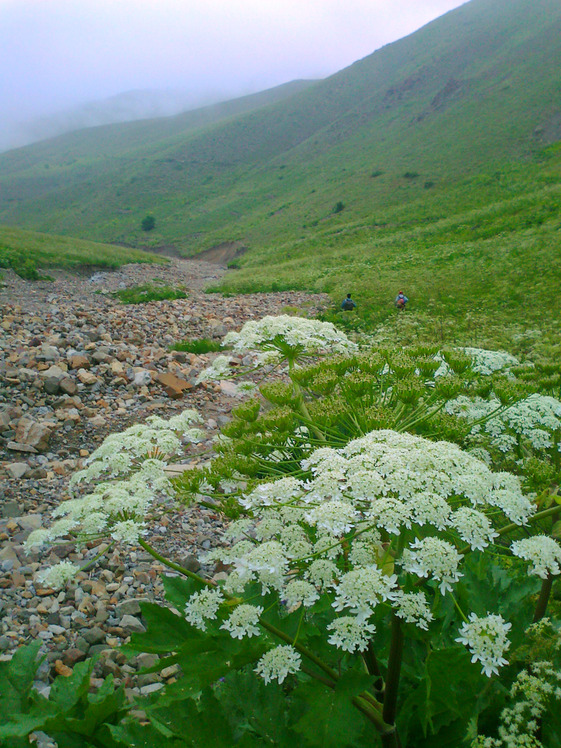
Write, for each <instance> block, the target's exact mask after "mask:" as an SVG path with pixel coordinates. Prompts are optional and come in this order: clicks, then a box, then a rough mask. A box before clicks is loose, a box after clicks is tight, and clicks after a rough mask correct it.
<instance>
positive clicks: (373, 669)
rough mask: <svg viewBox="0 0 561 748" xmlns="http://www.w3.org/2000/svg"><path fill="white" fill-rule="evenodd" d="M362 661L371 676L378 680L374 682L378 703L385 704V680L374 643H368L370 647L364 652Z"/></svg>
mask: <svg viewBox="0 0 561 748" xmlns="http://www.w3.org/2000/svg"><path fill="white" fill-rule="evenodd" d="M362 659H363V660H364V664H365V665H366V669H367V670H368V672H369V673H370V675H375V676H376V680H375V681H374V696H375V697H376V699H377V700H378V701H380V702H383V699H384V678H383V676H382V672H381V670H380V666H379V665H378V660H377V658H376V653H375V652H374V647H373V645H372V641H369V642H368V647H367V648H366V650H365V651H364V652H363V654H362Z"/></svg>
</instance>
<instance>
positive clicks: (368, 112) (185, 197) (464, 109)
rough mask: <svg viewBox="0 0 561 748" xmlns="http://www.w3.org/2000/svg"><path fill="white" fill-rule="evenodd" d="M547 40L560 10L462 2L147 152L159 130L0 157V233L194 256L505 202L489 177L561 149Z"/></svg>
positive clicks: (556, 54) (489, 0)
mask: <svg viewBox="0 0 561 748" xmlns="http://www.w3.org/2000/svg"><path fill="white" fill-rule="evenodd" d="M560 40H561V4H559V2H558V0H472V2H470V3H467V4H466V5H464V6H462V7H461V8H458V9H457V10H455V11H452V12H451V13H448V14H447V15H445V16H443V17H442V18H440V19H438V20H436V21H435V22H433V23H431V24H429V25H428V26H426V27H424V28H423V29H421V30H420V31H418V32H416V33H415V34H413V35H411V36H410V37H407V38H406V39H403V40H401V41H399V42H397V43H395V44H391V45H388V46H387V47H384V48H383V49H381V50H379V51H378V52H376V53H374V54H373V55H371V56H369V57H367V58H365V59H364V60H361V61H360V62H358V63H356V64H355V65H352V66H351V67H350V68H347V69H346V70H343V71H341V72H340V73H338V74H337V75H335V76H333V77H331V78H329V79H328V80H326V81H322V82H319V83H316V84H315V85H312V86H308V87H307V88H305V89H304V90H301V91H300V92H298V93H296V94H295V95H292V96H290V97H288V98H285V99H284V100H282V101H278V102H277V103H269V104H267V105H266V106H261V107H260V108H254V109H253V110H252V111H250V112H246V113H244V114H240V113H238V114H237V115H236V116H234V114H235V112H234V109H235V105H234V104H232V105H231V114H232V116H230V117H229V118H227V119H226V120H220V121H215V122H214V124H210V125H209V123H208V120H207V121H203V120H204V117H203V115H199V116H200V117H201V119H200V121H199V124H200V125H202V124H205V125H206V126H205V127H202V126H201V127H196V128H195V129H193V128H188V129H185V130H174V131H173V133H172V132H168V133H166V134H165V136H164V135H162V137H160V138H158V137H156V133H157V129H156V130H154V129H152V130H151V131H150V132H151V133H152V135H151V136H150V137H148V138H147V137H146V136H147V134H148V130H146V131H143V130H142V127H143V126H144V127H147V128H149V127H153V128H157V127H160V125H159V124H157V123H154V124H153V125H150V126H148V125H142V123H133V124H132V125H127V126H126V127H125V128H124V129H121V128H123V126H114V127H110V128H96V129H95V130H92V131H86V132H84V133H77V134H75V135H74V136H72V137H62V138H58V139H56V140H53V141H50V142H48V143H44V144H40V145H39V146H31V147H29V148H24V149H20V150H18V151H14V152H12V153H9V154H5V155H4V156H3V157H0V173H1V174H2V177H1V178H0V187H1V188H2V190H1V193H2V196H3V197H2V198H1V201H0V220H4V221H9V222H11V223H17V224H19V225H25V226H26V227H30V228H34V229H40V230H48V231H58V232H61V233H69V234H75V235H80V236H88V237H93V238H96V239H101V240H105V241H122V242H128V243H136V244H143V243H147V241H148V242H149V243H151V244H153V245H158V244H174V245H176V246H177V247H179V248H182V249H183V250H184V251H186V252H187V253H193V252H195V251H198V250H201V249H205V248H208V247H210V246H213V245H214V244H217V243H219V242H222V241H229V240H240V241H243V242H244V243H245V244H246V245H247V246H249V248H250V249H254V248H256V247H267V246H269V247H271V246H274V245H275V244H277V243H278V242H284V241H286V239H287V238H290V239H292V240H298V239H300V238H301V237H310V238H311V239H312V240H313V237H314V236H315V234H316V231H317V227H318V226H321V225H322V224H323V223H324V222H329V223H333V224H336V225H339V226H341V227H346V226H348V225H349V224H350V225H352V224H353V223H356V222H361V221H362V222H364V221H379V220H380V216H382V215H386V214H387V212H388V211H390V212H392V215H394V216H395V217H396V219H398V220H400V221H401V225H402V228H404V227H405V226H406V225H407V223H408V221H407V215H404V213H403V212H402V213H401V214H400V208H402V206H404V205H408V204H422V205H423V206H424V207H423V208H422V209H419V210H416V211H415V221H419V220H421V219H422V218H423V216H426V219H427V220H435V219H436V218H439V217H444V216H447V215H450V214H454V213H457V212H458V211H462V210H465V209H476V208H477V207H480V206H483V205H486V204H487V203H488V202H489V201H492V200H502V199H508V198H509V197H510V196H511V194H510V191H509V190H510V187H509V186H505V185H503V184H502V183H501V182H500V180H495V181H493V178H492V175H493V174H494V173H495V172H496V171H497V170H501V169H504V165H505V164H511V163H513V162H520V161H524V162H529V163H530V164H532V165H533V164H535V158H536V154H538V153H539V152H540V150H541V149H542V148H543V147H544V146H546V145H548V144H549V143H552V142H554V141H556V140H557V139H559V137H561V95H560V87H561V72H560V71H561V41H560ZM190 116H191V117H195V116H196V115H195V114H193V113H190ZM166 126H169V123H168V124H166ZM478 175H480V178H481V180H482V181H481V183H480V184H478V185H477V187H476V188H475V187H474V184H473V178H474V177H476V176H478ZM488 177H491V181H490V182H488V183H486V181H485V180H486V179H487V178H488ZM470 186H471V187H472V189H469V187H470ZM450 201H451V202H450ZM338 203H342V204H343V205H344V209H343V210H342V211H340V212H339V213H336V214H334V213H332V211H333V209H334V207H335V206H336V205H337V204H338ZM147 212H151V213H153V214H154V215H155V216H156V220H157V225H156V229H155V230H154V232H151V233H150V234H149V235H147V234H146V233H145V232H142V231H141V230H140V221H141V219H142V217H143V216H144V215H145V214H146V213H147ZM405 214H407V211H405Z"/></svg>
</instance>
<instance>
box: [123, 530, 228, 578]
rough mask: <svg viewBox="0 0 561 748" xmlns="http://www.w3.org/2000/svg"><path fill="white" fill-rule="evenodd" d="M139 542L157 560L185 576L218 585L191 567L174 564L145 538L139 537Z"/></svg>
mask: <svg viewBox="0 0 561 748" xmlns="http://www.w3.org/2000/svg"><path fill="white" fill-rule="evenodd" d="M138 544H139V545H140V546H141V548H144V550H145V551H147V552H148V553H149V554H150V555H151V556H152V557H153V558H155V559H156V561H160V562H161V563H162V564H164V566H167V567H168V568H170V569H173V571H177V572H179V574H183V576H184V577H189V578H190V579H194V580H195V581H197V582H200V583H201V584H205V585H206V586H207V587H216V584H215V583H214V582H211V581H210V580H209V579H204V578H203V577H200V576H199V575H198V574H195V572H194V571H189V569H185V568H184V567H183V566H180V565H179V564H174V563H173V561H170V560H169V559H167V558H165V556H162V555H161V554H160V553H158V551H156V550H155V549H154V548H152V546H151V545H148V543H147V542H146V541H145V540H142V538H139V539H138Z"/></svg>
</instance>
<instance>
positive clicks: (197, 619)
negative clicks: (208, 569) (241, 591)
mask: <svg viewBox="0 0 561 748" xmlns="http://www.w3.org/2000/svg"><path fill="white" fill-rule="evenodd" d="M223 602H224V596H223V595H222V592H221V590H219V589H208V588H207V589H204V590H201V591H200V592H195V593H194V594H193V595H191V597H190V598H189V600H188V601H187V603H186V605H185V618H186V619H187V620H188V621H189V623H190V624H191V625H193V626H195V627H196V628H198V629H200V630H201V631H205V630H206V621H205V619H206V618H208V619H215V618H216V613H217V612H218V609H219V608H220V605H221V604H222V603H223Z"/></svg>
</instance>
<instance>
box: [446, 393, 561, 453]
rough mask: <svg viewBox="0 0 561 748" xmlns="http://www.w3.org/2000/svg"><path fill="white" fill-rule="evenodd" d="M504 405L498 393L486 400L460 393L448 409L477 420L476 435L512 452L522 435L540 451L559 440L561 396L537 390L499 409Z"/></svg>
mask: <svg viewBox="0 0 561 748" xmlns="http://www.w3.org/2000/svg"><path fill="white" fill-rule="evenodd" d="M500 406H501V403H500V401H499V400H498V399H497V398H496V397H494V396H493V397H491V398H490V399H489V400H484V399H482V398H480V397H476V398H473V399H471V398H469V397H466V396H465V395H460V396H459V397H457V398H456V399H455V400H451V401H450V402H448V403H447V404H446V406H445V410H446V412H447V413H450V414H452V415H455V416H458V417H460V418H466V419H467V420H468V421H471V422H473V423H475V424H476V425H475V426H474V427H473V429H472V432H471V433H472V436H473V437H476V436H477V435H484V436H486V437H487V438H488V439H489V440H490V442H491V444H492V445H493V446H494V447H495V448H497V449H498V450H500V451H501V452H504V453H508V452H512V451H513V450H514V449H515V448H516V446H517V444H518V442H519V441H520V439H524V440H525V441H526V442H527V443H528V444H529V446H531V447H532V449H534V450H536V451H537V452H541V451H544V450H547V449H550V448H552V447H553V446H554V445H555V443H556V442H559V439H558V438H557V439H556V438H555V433H556V432H557V434H559V432H560V431H561V402H560V401H559V400H557V399H555V398H554V397H550V396H546V395H539V394H533V395H530V396H529V397H527V398H526V399H525V400H522V401H520V402H518V403H515V404H514V405H511V406H510V407H509V408H507V409H506V410H502V411H499V409H500ZM497 411H498V412H497ZM493 414H495V415H493ZM481 419H487V420H485V422H484V423H483V424H480V423H477V422H478V421H480V420H481Z"/></svg>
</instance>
